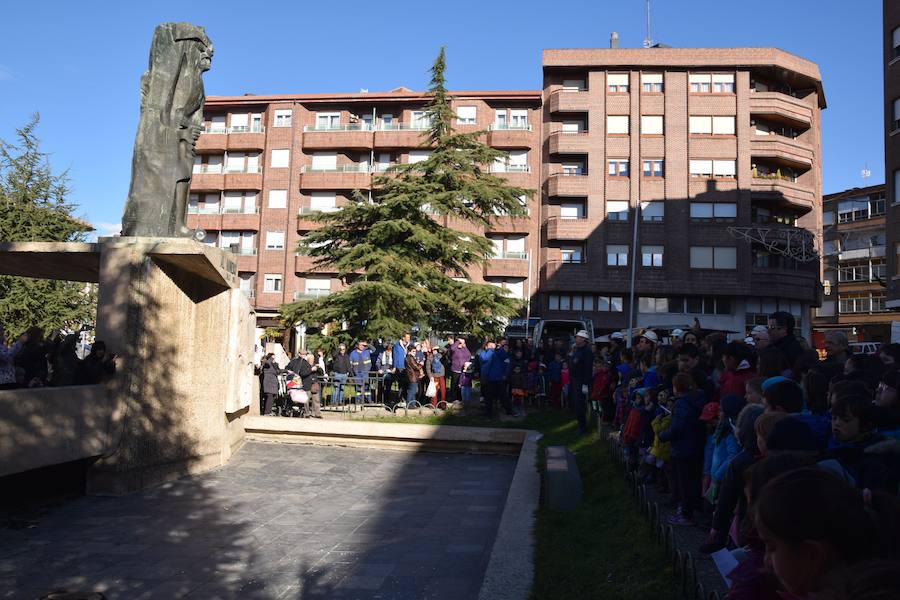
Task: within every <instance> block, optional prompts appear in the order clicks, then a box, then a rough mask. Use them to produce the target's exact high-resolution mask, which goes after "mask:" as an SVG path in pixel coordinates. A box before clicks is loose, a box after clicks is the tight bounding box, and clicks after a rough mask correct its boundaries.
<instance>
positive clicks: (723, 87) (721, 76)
mask: <svg viewBox="0 0 900 600" xmlns="http://www.w3.org/2000/svg"><path fill="white" fill-rule="evenodd" d="M712 91H713V93H714V94H733V93H734V74H732V73H714V74H713V76H712Z"/></svg>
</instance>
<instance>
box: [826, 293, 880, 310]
mask: <svg viewBox="0 0 900 600" xmlns="http://www.w3.org/2000/svg"><path fill="white" fill-rule="evenodd" d="M884 301H885V292H884V291H876V292H849V293H846V294H839V295H838V311H839V312H842V313H868V312H880V311H883V310H884V309H885V306H884Z"/></svg>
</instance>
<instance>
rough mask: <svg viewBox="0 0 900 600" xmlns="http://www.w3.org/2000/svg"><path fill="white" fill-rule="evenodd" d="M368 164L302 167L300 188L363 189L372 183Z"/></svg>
mask: <svg viewBox="0 0 900 600" xmlns="http://www.w3.org/2000/svg"><path fill="white" fill-rule="evenodd" d="M371 180H372V176H371V173H370V169H369V167H368V165H360V164H350V165H340V166H337V167H334V168H330V169H313V168H312V167H309V166H305V167H303V168H301V169H300V188H301V189H308V190H362V189H368V188H369V187H370V185H371Z"/></svg>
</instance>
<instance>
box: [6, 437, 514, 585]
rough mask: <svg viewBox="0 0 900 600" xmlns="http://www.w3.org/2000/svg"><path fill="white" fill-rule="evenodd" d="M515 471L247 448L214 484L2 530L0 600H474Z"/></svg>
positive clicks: (487, 464) (464, 459)
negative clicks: (74, 594)
mask: <svg viewBox="0 0 900 600" xmlns="http://www.w3.org/2000/svg"><path fill="white" fill-rule="evenodd" d="M515 465H516V461H515V458H513V457H506V456H481V455H478V456H476V455H466V454H432V453H407V452H395V451H387V450H370V449H360V448H338V447H316V446H304V445H290V444H267V443H259V442H251V443H248V444H246V445H245V446H244V447H243V448H242V449H241V450H240V452H239V453H238V454H237V455H236V456H235V457H234V458H233V460H232V462H231V463H230V464H229V465H228V466H226V467H223V468H221V469H218V470H216V471H214V472H211V473H207V474H205V475H202V476H197V477H192V478H186V479H183V480H180V481H177V482H174V483H171V484H167V485H164V486H160V487H157V488H154V489H152V490H149V491H146V492H143V493H139V494H134V495H130V496H127V497H123V498H102V497H82V498H77V499H73V500H71V501H67V502H65V503H63V504H61V505H59V506H56V507H52V508H49V509H47V510H46V511H45V512H43V513H41V514H40V515H39V516H37V517H36V518H34V521H33V523H32V524H31V526H30V527H26V528H19V529H0V598H37V597H39V596H41V595H43V594H46V593H48V592H51V591H53V590H62V589H66V590H69V591H76V590H78V591H90V590H96V591H101V592H104V593H105V594H106V596H107V597H108V598H111V599H123V600H124V599H127V600H136V599H139V598H177V597H182V596H187V597H189V598H208V599H213V598H260V599H262V598H304V599H305V598H335V599H361V600H362V599H376V598H378V599H385V600H387V599H391V600H406V599H410V600H412V599H416V600H422V599H443V598H447V599H453V600H465V599H474V598H477V596H478V590H479V588H480V585H481V581H482V578H483V577H484V571H485V567H486V565H487V561H488V557H489V555H490V552H491V547H492V545H493V541H494V536H495V534H496V531H497V527H498V524H499V521H500V515H501V512H502V510H503V506H504V503H505V501H506V495H507V489H508V487H509V483H510V481H511V480H512V476H513V471H514V470H515Z"/></svg>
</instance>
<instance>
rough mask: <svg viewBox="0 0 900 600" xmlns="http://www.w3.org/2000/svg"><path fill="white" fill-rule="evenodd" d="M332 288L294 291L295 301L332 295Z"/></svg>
mask: <svg viewBox="0 0 900 600" xmlns="http://www.w3.org/2000/svg"><path fill="white" fill-rule="evenodd" d="M330 295H331V290H306V291H305V292H294V302H297V301H298V300H315V299H317V298H324V297H325V296H330Z"/></svg>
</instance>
